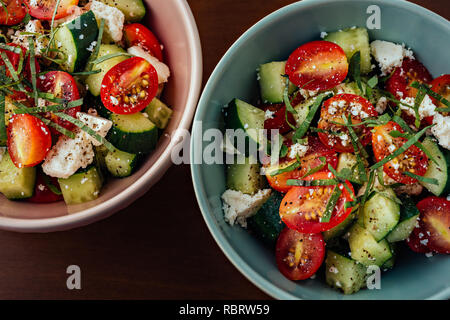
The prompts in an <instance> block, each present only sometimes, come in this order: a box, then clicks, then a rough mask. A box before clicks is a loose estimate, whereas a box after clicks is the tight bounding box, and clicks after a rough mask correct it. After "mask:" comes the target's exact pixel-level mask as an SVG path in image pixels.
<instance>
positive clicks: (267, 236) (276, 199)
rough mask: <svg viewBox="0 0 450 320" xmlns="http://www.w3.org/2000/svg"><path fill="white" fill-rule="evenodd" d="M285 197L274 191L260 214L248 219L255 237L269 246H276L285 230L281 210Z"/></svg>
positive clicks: (260, 210) (259, 211)
mask: <svg viewBox="0 0 450 320" xmlns="http://www.w3.org/2000/svg"><path fill="white" fill-rule="evenodd" d="M283 197H284V195H283V194H282V193H280V192H277V191H272V193H271V195H270V198H269V199H268V200H267V201H266V202H265V203H264V204H263V205H262V207H261V208H260V209H259V210H258V212H257V213H256V214H255V215H253V216H251V217H250V218H248V219H247V223H248V227H249V229H250V230H251V231H253V232H254V233H255V235H256V236H257V237H259V238H261V239H262V240H264V241H265V242H266V243H268V244H275V242H276V241H277V239H278V236H279V235H280V233H281V231H282V230H283V229H284V227H285V225H284V223H283V222H282V221H281V218H280V214H279V208H280V204H281V200H283Z"/></svg>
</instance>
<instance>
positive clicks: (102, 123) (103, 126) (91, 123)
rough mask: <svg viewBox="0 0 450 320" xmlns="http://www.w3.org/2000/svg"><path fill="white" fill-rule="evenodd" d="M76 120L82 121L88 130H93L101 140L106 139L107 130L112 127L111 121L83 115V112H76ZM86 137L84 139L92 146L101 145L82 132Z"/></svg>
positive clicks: (86, 114)
mask: <svg viewBox="0 0 450 320" xmlns="http://www.w3.org/2000/svg"><path fill="white" fill-rule="evenodd" d="M77 118H78V119H79V120H80V121H83V122H84V124H86V125H87V126H88V127H89V128H91V129H92V130H94V131H95V132H96V133H98V134H99V135H100V136H102V137H103V138H104V137H106V134H107V133H108V131H109V129H111V127H112V121H110V120H108V119H105V118H102V117H99V116H95V115H92V114H88V113H84V112H78V113H77ZM83 133H84V134H85V136H86V139H88V140H90V141H91V142H92V144H93V145H94V146H100V145H101V143H100V142H99V141H97V140H96V139H95V138H93V137H91V136H90V135H89V134H87V133H86V132H83Z"/></svg>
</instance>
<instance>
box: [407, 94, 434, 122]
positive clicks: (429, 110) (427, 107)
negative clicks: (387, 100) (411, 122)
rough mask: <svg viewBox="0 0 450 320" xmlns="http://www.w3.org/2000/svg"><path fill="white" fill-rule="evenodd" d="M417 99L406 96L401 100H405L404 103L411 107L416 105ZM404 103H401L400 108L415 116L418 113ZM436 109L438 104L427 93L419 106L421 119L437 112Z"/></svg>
mask: <svg viewBox="0 0 450 320" xmlns="http://www.w3.org/2000/svg"><path fill="white" fill-rule="evenodd" d="M415 100H416V99H415V98H411V97H406V98H403V99H400V101H401V102H403V103H404V104H407V105H410V106H411V107H413V106H414V103H415ZM404 104H400V109H402V110H405V111H406V113H408V114H409V115H411V116H413V117H415V115H416V113H415V112H414V109H413V108H410V107H408V106H405V105H404ZM435 109H436V106H435V105H434V103H433V101H432V100H431V98H430V97H429V96H428V95H425V97H424V98H423V101H422V103H421V104H420V106H419V116H420V120H422V119H423V118H426V117H431V116H433V115H434V114H435V113H436V111H435Z"/></svg>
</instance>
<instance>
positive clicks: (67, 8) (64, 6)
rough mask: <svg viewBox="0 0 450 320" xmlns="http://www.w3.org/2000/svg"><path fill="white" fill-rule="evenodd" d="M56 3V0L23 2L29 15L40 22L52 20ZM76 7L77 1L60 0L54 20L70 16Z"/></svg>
mask: <svg viewBox="0 0 450 320" xmlns="http://www.w3.org/2000/svg"><path fill="white" fill-rule="evenodd" d="M57 2H58V1H57V0H25V3H26V5H27V7H28V10H29V13H30V15H31V16H32V17H35V18H38V19H40V20H52V17H53V13H54V12H55V7H56V3H57ZM77 5H78V0H61V1H60V2H59V6H58V10H56V15H55V19H61V18H64V17H66V16H68V15H70V14H71V13H72V12H73V10H74V7H76V6H77Z"/></svg>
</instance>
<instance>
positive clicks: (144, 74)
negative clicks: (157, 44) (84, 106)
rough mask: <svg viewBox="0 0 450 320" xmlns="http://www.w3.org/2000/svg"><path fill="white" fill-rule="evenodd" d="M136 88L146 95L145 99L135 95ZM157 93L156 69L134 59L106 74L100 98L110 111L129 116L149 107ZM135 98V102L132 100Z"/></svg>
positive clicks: (122, 63) (141, 59) (121, 63)
mask: <svg viewBox="0 0 450 320" xmlns="http://www.w3.org/2000/svg"><path fill="white" fill-rule="evenodd" d="M144 83H145V84H146V86H145V85H144ZM141 85H142V87H141ZM135 86H137V88H139V90H141V91H140V92H141V93H144V94H145V97H140V96H139V92H137V93H136V92H134V93H133V90H136V89H134V87H135ZM141 88H142V89H141ZM157 91H158V75H157V73H156V70H155V68H154V67H153V66H152V65H151V64H150V63H149V62H148V61H147V60H145V59H143V58H140V57H133V58H129V59H127V60H124V61H122V62H120V63H119V64H117V65H115V66H114V67H113V68H112V69H110V70H109V71H108V72H107V73H106V74H105V76H104V78H103V80H102V86H101V90H100V96H101V99H102V102H103V105H104V106H105V107H106V108H107V109H108V110H110V111H112V112H114V113H118V114H129V113H136V112H139V111H141V110H142V109H144V108H145V107H146V106H148V104H149V103H150V102H151V101H152V99H153V98H154V97H155V96H156V92H157ZM134 98H136V100H135V102H133V101H132V100H131V99H134ZM126 99H127V100H128V101H127V100H126Z"/></svg>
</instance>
